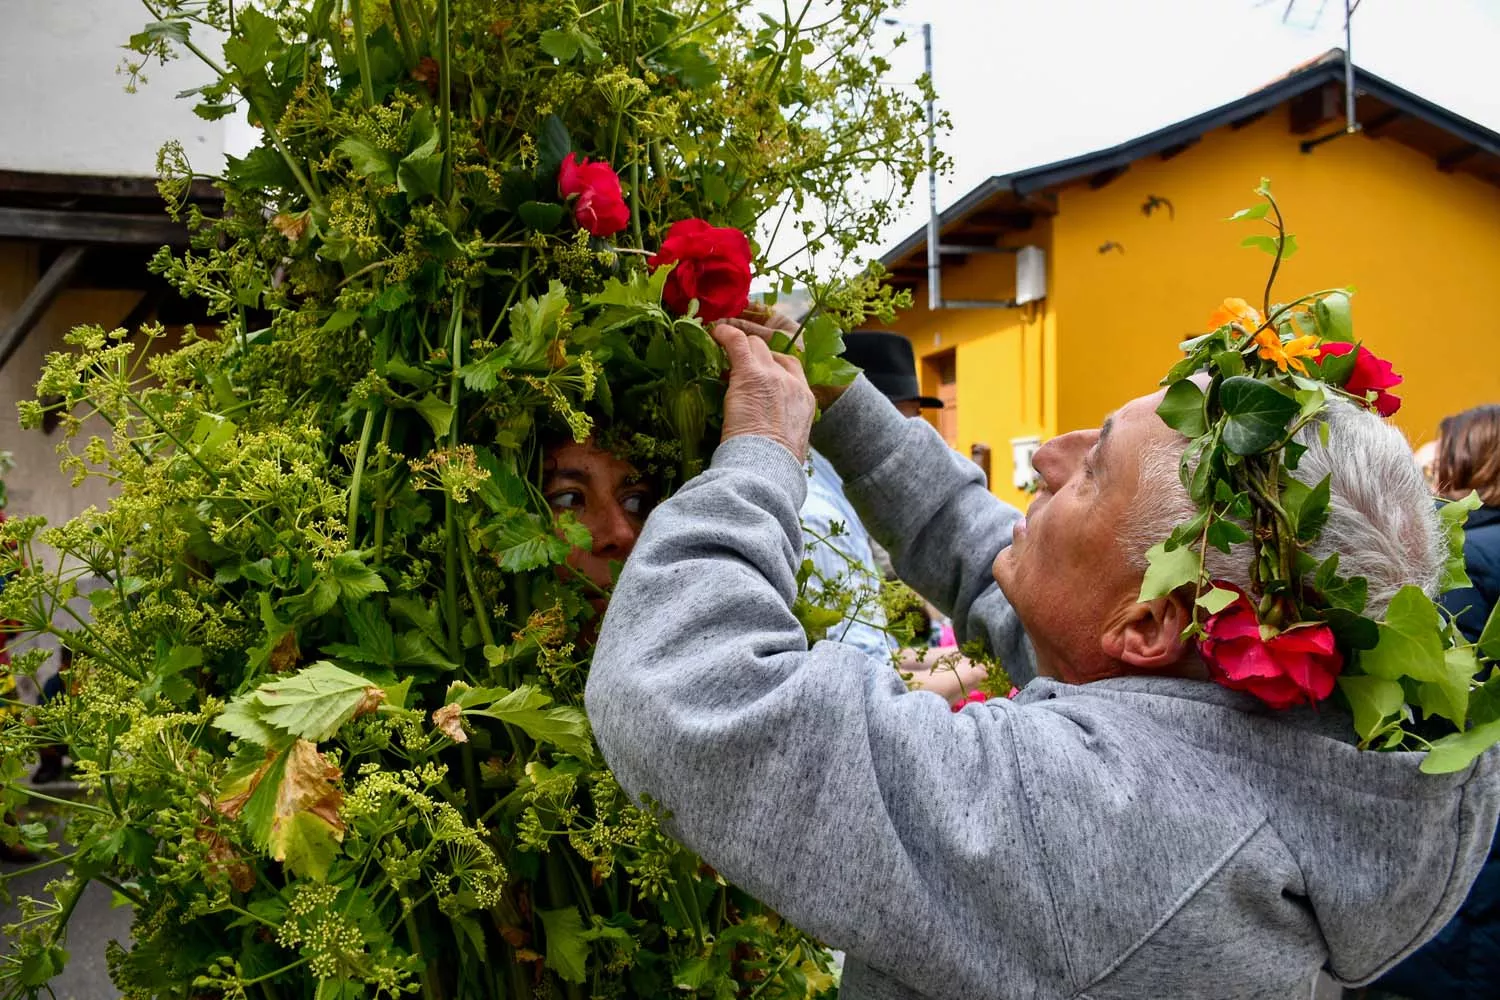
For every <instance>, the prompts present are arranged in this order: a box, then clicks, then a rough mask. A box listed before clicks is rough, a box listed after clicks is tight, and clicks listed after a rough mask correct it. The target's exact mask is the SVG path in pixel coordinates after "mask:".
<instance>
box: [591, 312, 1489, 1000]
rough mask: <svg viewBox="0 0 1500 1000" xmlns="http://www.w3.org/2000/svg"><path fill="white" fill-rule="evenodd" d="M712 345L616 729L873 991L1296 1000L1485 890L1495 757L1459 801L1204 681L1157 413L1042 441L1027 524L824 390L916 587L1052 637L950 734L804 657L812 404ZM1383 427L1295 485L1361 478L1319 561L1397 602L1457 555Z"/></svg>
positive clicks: (776, 901) (817, 652)
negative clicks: (709, 389) (1145, 584)
mask: <svg viewBox="0 0 1500 1000" xmlns="http://www.w3.org/2000/svg"><path fill="white" fill-rule="evenodd" d="M715 338H716V339H718V340H719V342H720V343H721V344H722V345H723V346H724V347H725V349H726V351H727V352H728V354H729V358H730V362H731V366H732V375H731V379H730V384H729V390H728V396H727V399H726V402H725V423H724V440H723V443H722V444H721V445H720V447H719V449H718V451H717V453H716V454H715V456H714V460H713V464H712V467H711V469H710V470H709V471H708V472H706V473H704V474H703V475H702V476H701V477H699V478H698V479H696V480H695V481H693V482H691V483H689V484H688V485H687V486H685V487H684V488H683V489H682V490H681V491H680V492H679V493H678V494H677V495H676V496H675V497H673V498H672V499H671V500H669V501H668V502H667V503H665V504H663V505H662V506H661V507H660V508H659V509H658V510H657V511H656V512H655V513H654V514H653V515H652V517H651V519H650V521H649V522H648V524H647V525H646V528H645V531H644V533H643V534H642V536H641V539H640V542H639V543H638V545H637V546H636V549H635V553H634V555H633V556H632V558H631V560H630V562H629V563H628V564H627V565H626V567H625V570H624V572H623V573H622V574H621V577H620V581H619V587H618V589H616V591H615V595H614V601H613V603H612V604H611V606H610V609H609V613H608V615H607V616H606V619H605V622H604V626H603V629H602V633H601V636H600V641H599V645H598V650H597V653H596V656H595V658H594V665H593V673H592V676H591V677H590V680H589V687H588V691H587V705H588V709H589V715H590V717H591V719H592V720H593V724H594V727H595V731H596V733H597V736H598V739H599V743H600V746H601V747H602V748H603V750H604V752H605V756H606V757H607V759H608V760H609V762H610V764H611V766H612V767H613V768H614V769H615V773H616V775H617V776H618V778H619V780H620V782H621V783H622V785H623V786H624V787H625V788H627V789H629V790H630V791H631V792H632V793H634V794H637V795H640V794H649V795H651V796H652V797H654V798H655V799H657V800H658V801H659V802H660V803H661V804H662V805H663V807H664V808H665V809H666V810H667V811H668V812H669V813H670V814H671V816H672V819H671V829H672V830H673V831H674V833H675V834H676V835H677V836H678V837H680V838H681V839H682V841H683V842H685V843H686V844H688V845H689V846H690V847H692V848H693V849H695V850H697V851H698V852H700V853H701V854H702V856H703V857H704V858H705V859H706V860H707V861H708V862H709V863H711V864H713V865H714V866H715V867H717V868H718V869H719V870H720V871H722V872H723V873H724V874H725V875H726V876H728V877H729V878H732V879H733V880H735V881H736V882H738V883H739V884H740V885H742V886H744V887H745V888H747V889H748V890H750V891H751V892H753V893H755V894H756V895H757V896H759V897H761V898H762V899H764V900H765V901H766V902H767V903H769V904H771V905H772V906H775V907H776V908H778V909H779V910H780V911H781V912H782V913H783V914H785V916H786V917H787V918H788V919H790V920H792V921H793V922H795V923H796V924H798V925H799V926H801V927H803V928H804V929H806V930H808V931H809V932H811V933H814V934H816V935H818V936H820V937H821V938H823V939H824V940H826V941H827V943H828V944H830V945H832V946H834V947H838V948H841V949H843V950H844V951H846V952H847V954H848V961H847V964H846V967H845V973H844V980H843V996H845V997H853V998H882V1000H884V998H911V997H935V998H936V997H952V998H974V997H997V998H1013V997H1037V998H1053V997H1056V998H1062V997H1070V998H1084V997H1087V998H1091V1000H1103V998H1125V997H1152V998H1157V997H1190V998H1200V997H1202V998H1208V997H1212V998H1230V997H1255V998H1276V1000H1284V998H1288V997H1300V996H1307V995H1308V993H1309V992H1310V990H1311V985H1312V982H1313V980H1314V978H1315V976H1316V974H1317V973H1318V971H1319V970H1320V969H1326V970H1328V972H1329V973H1330V974H1331V975H1332V976H1334V977H1335V978H1336V979H1337V980H1340V981H1342V982H1346V983H1362V982H1366V981H1368V980H1370V979H1372V978H1374V977H1375V976H1376V975H1378V974H1379V973H1380V972H1381V971H1382V970H1383V969H1385V968H1386V967H1388V966H1389V965H1390V964H1392V963H1393V962H1394V961H1396V960H1397V959H1398V958H1399V957H1401V956H1402V955H1404V954H1406V953H1408V952H1409V951H1411V950H1412V949H1413V948H1415V947H1416V946H1417V945H1418V944H1420V943H1421V942H1422V941H1423V940H1424V939H1426V938H1427V937H1429V936H1430V935H1432V934H1433V933H1434V932H1435V931H1436V930H1437V929H1438V928H1440V927H1441V926H1442V925H1443V924H1444V922H1445V921H1446V920H1447V919H1448V917H1449V916H1450V915H1451V914H1452V913H1453V911H1454V910H1455V909H1456V907H1457V906H1458V905H1459V903H1460V902H1461V901H1462V900H1463V898H1464V894H1465V891H1466V889H1467V888H1468V885H1469V883H1470V882H1471V881H1472V879H1473V877H1474V875H1475V873H1476V872H1477V871H1478V868H1479V865H1480V863H1481V861H1482V860H1483V858H1484V854H1485V852H1486V850H1487V849H1488V846H1489V842H1490V835H1491V832H1492V831H1493V829H1494V826H1495V819H1496V813H1497V808H1500V777H1497V769H1496V766H1495V762H1494V760H1493V755H1486V756H1485V757H1482V758H1480V759H1479V761H1477V762H1476V763H1475V764H1474V765H1473V766H1472V767H1470V768H1469V769H1467V770H1466V771H1463V772H1460V773H1456V774H1451V775H1438V776H1432V775H1425V774H1421V773H1419V772H1418V765H1419V764H1420V761H1421V757H1420V756H1419V755H1415V754H1399V753H1389V754H1386V753H1373V752H1361V751H1359V750H1357V749H1356V748H1355V747H1353V746H1352V745H1350V744H1349V743H1348V742H1347V737H1346V736H1345V735H1344V734H1345V733H1347V732H1348V731H1349V724H1348V720H1347V718H1346V717H1344V716H1343V713H1342V711H1341V710H1340V709H1338V708H1336V707H1335V706H1334V705H1332V704H1331V703H1327V704H1325V705H1323V706H1320V710H1318V711H1314V710H1312V709H1294V710H1288V711H1282V712H1274V711H1272V710H1269V709H1267V708H1265V707H1264V706H1263V705H1261V704H1260V703H1259V702H1258V701H1256V700H1254V699H1252V698H1251V697H1250V696H1248V695H1244V694H1241V693H1237V692H1234V691H1230V690H1227V689H1225V688H1223V687H1220V686H1218V685H1216V684H1213V683H1211V682H1209V681H1206V680H1204V679H1203V669H1202V667H1201V665H1200V663H1199V662H1198V660H1197V658H1196V656H1195V654H1194V650H1193V649H1192V647H1191V644H1186V643H1184V641H1183V640H1182V639H1181V637H1180V634H1181V632H1182V629H1183V626H1184V624H1185V623H1186V621H1187V615H1188V605H1187V603H1186V602H1185V601H1184V600H1182V599H1181V598H1179V597H1177V596H1171V597H1166V598H1162V599H1159V600H1155V601H1150V602H1145V603H1143V602H1141V601H1139V600H1138V596H1139V590H1140V585H1141V580H1142V568H1143V566H1144V559H1143V552H1144V549H1145V547H1146V546H1147V545H1149V544H1150V543H1151V542H1154V541H1156V540H1158V539H1160V538H1161V537H1162V536H1163V535H1164V534H1165V533H1166V531H1167V530H1168V529H1169V528H1170V526H1171V525H1172V524H1173V523H1175V520H1176V519H1177V517H1178V516H1179V515H1180V511H1181V509H1182V507H1183V505H1187V507H1186V509H1187V510H1189V511H1190V510H1191V505H1190V504H1188V503H1187V498H1186V497H1185V496H1182V495H1181V487H1180V486H1179V485H1178V484H1177V480H1176V474H1175V467H1176V462H1177V455H1178V454H1179V453H1180V450H1181V447H1182V439H1181V438H1178V437H1176V435H1175V432H1173V431H1171V430H1170V429H1169V428H1167V427H1166V426H1165V425H1164V424H1163V423H1162V422H1161V420H1160V419H1158V418H1157V417H1156V415H1155V413H1154V409H1155V405H1156V402H1157V397H1146V398H1144V399H1138V400H1135V401H1133V402H1131V403H1129V404H1128V405H1126V406H1125V407H1123V408H1121V409H1120V410H1118V411H1117V412H1116V413H1114V414H1113V416H1112V417H1111V418H1110V419H1109V420H1108V421H1107V422H1106V424H1105V426H1104V427H1103V428H1101V429H1100V430H1098V431H1086V432H1078V433H1074V434H1067V435H1064V436H1061V437H1059V438H1056V439H1054V440H1053V441H1051V442H1049V443H1048V444H1047V445H1046V446H1045V447H1044V448H1042V449H1041V451H1039V452H1038V454H1037V456H1036V460H1035V464H1036V467H1037V471H1038V472H1039V474H1040V476H1041V479H1042V490H1041V491H1040V493H1039V494H1038V498H1037V500H1036V501H1035V503H1034V505H1033V506H1032V508H1031V512H1030V515H1029V516H1028V517H1027V518H1026V519H1025V520H1020V516H1019V514H1018V513H1017V512H1016V511H1014V510H1012V509H1011V508H1009V507H1007V506H1005V505H1003V504H1001V503H1000V502H999V501H997V500H995V499H994V498H993V497H992V496H991V495H990V494H989V493H988V491H987V490H985V489H984V487H983V486H982V485H981V483H980V476H979V473H978V471H977V470H976V469H974V468H973V467H972V466H971V465H970V464H969V463H967V462H965V461H963V460H962V459H959V458H957V457H956V456H953V455H952V454H951V453H950V452H948V451H947V450H945V449H943V448H942V447H940V446H939V443H938V442H937V441H935V440H934V437H935V435H934V434H933V432H932V431H931V429H930V428H929V427H928V426H927V425H926V424H924V423H923V422H922V421H920V420H908V419H905V418H903V417H901V416H900V415H899V414H898V413H897V412H896V411H895V410H894V409H893V408H892V407H891V405H890V404H889V403H888V402H887V401H886V400H885V399H884V398H883V397H882V396H881V395H880V394H879V393H878V392H876V391H875V390H874V388H873V387H871V386H870V385H869V384H868V383H866V382H865V381H864V380H863V379H861V380H858V381H856V382H855V383H854V385H853V386H852V387H850V388H849V389H848V390H847V391H846V392H844V393H843V394H842V395H841V396H840V397H838V398H837V399H836V401H830V400H825V403H827V404H828V405H827V408H826V412H825V414H824V416H823V418H822V419H821V420H820V421H819V422H818V425H817V432H816V441H815V443H816V444H817V446H818V448H819V450H820V451H822V452H824V453H825V454H826V455H828V456H829V457H830V458H831V459H832V460H833V461H834V463H835V465H836V466H837V467H838V469H839V471H840V473H841V474H842V475H843V477H844V480H845V482H846V484H847V488H848V492H849V494H850V496H851V498H852V499H853V500H854V502H855V504H856V506H857V507H859V509H860V511H861V513H862V515H863V516H864V519H865V523H866V524H867V525H868V526H869V527H870V529H871V530H872V532H873V533H874V534H875V536H876V538H877V539H879V540H881V541H882V542H883V543H885V544H887V545H888V547H889V548H890V550H891V553H892V556H893V558H894V560H895V563H896V566H897V569H898V571H899V572H900V573H901V574H902V576H903V577H905V578H906V579H908V580H910V581H911V582H912V583H913V585H915V586H916V587H917V588H918V589H919V590H920V591H922V592H924V593H925V594H926V595H927V596H928V597H929V598H930V599H931V600H933V601H934V602H935V603H936V604H937V605H938V606H939V607H941V608H942V609H944V610H945V611H947V612H950V613H951V614H952V616H953V619H954V622H955V625H956V627H957V629H958V631H959V634H960V636H962V637H964V638H972V637H975V636H982V637H985V638H986V639H987V641H988V643H989V646H990V648H991V649H992V650H993V651H995V652H997V653H998V654H999V655H1000V656H1001V657H1002V658H1003V659H1004V661H1005V662H1007V663H1008V664H1013V665H1016V666H1017V667H1019V665H1021V664H1024V663H1026V662H1027V661H1026V658H1025V657H1024V656H1023V655H1022V654H1021V649H1020V646H1021V643H1022V641H1023V639H1022V626H1024V628H1025V630H1026V632H1027V633H1029V635H1030V638H1031V640H1032V642H1033V643H1034V646H1035V652H1036V662H1037V664H1038V669H1039V673H1040V675H1041V676H1039V677H1038V678H1036V679H1034V680H1032V681H1031V682H1030V683H1029V684H1027V685H1026V687H1025V689H1024V691H1023V692H1022V693H1021V694H1020V696H1019V697H1017V698H1016V699H1015V700H1014V701H1001V702H999V703H996V702H994V701H991V702H988V703H985V704H983V705H971V706H969V707H968V708H966V709H964V710H963V711H962V712H960V713H957V714H954V713H951V712H950V711H949V709H948V706H947V705H946V704H945V703H944V702H943V701H942V700H941V699H940V698H938V697H936V696H933V695H931V694H929V693H925V692H917V693H907V692H906V691H905V690H904V689H903V687H902V685H901V684H900V682H899V680H898V679H897V676H896V674H895V673H894V671H893V670H892V669H891V668H890V667H889V665H887V664H885V663H881V662H879V661H878V660H875V659H873V658H871V657H868V656H866V655H864V654H863V653H861V652H859V651H858V650H855V649H852V648H850V647H847V646H843V645H840V644H838V643H832V642H823V643H818V644H817V645H816V646H814V647H813V648H812V649H808V648H807V645H806V642H805V639H804V637H803V634H802V631H801V630H800V628H799V627H798V625H797V621H796V619H795V618H794V617H793V616H792V613H791V611H790V610H789V608H788V602H789V601H790V600H791V598H792V596H793V593H794V590H795V573H796V568H797V565H798V560H799V550H800V546H801V538H800V534H799V531H798V526H797V507H798V505H799V503H800V501H801V498H802V491H803V489H804V484H805V477H804V476H803V474H802V469H801V465H800V461H801V459H802V457H803V455H804V454H805V451H806V449H807V447H808V434H809V426H810V425H811V423H812V418H813V413H814V401H813V395H812V393H811V391H810V390H809V389H808V387H807V384H806V382H805V380H804V379H803V378H802V374H801V369H800V367H799V366H798V363H797V362H796V361H795V360H794V359H792V358H788V357H784V356H779V355H774V354H772V353H771V352H770V351H769V350H768V349H767V347H766V345H765V344H764V343H763V342H762V341H761V340H759V339H758V338H756V337H755V336H747V335H746V333H744V332H742V331H741V330H740V329H737V328H734V327H730V326H720V327H719V328H717V329H716V331H715ZM830 396H832V394H831V393H830ZM1366 416H1367V415H1366V414H1362V413H1359V412H1356V411H1354V410H1352V409H1349V410H1348V411H1347V412H1346V413H1342V414H1341V415H1340V416H1339V418H1338V419H1337V420H1335V421H1334V427H1333V432H1332V438H1331V440H1330V445H1329V447H1328V448H1320V447H1318V446H1317V441H1316V440H1315V439H1314V440H1313V442H1312V444H1313V448H1312V450H1311V451H1309V453H1308V454H1307V455H1306V456H1304V458H1303V463H1302V467H1301V469H1302V470H1312V469H1316V468H1318V467H1319V463H1323V464H1325V465H1328V466H1329V467H1330V468H1331V469H1332V471H1333V500H1332V506H1333V514H1332V517H1331V518H1330V522H1329V528H1328V529H1327V530H1326V531H1325V535H1326V536H1327V537H1329V538H1330V539H1331V540H1336V544H1337V545H1338V547H1339V548H1340V550H1341V551H1342V552H1343V558H1344V560H1345V561H1344V564H1343V565H1344V566H1346V567H1347V568H1348V570H1349V571H1351V572H1358V573H1361V574H1364V575H1368V576H1370V578H1371V579H1370V586H1371V592H1372V605H1378V602H1379V601H1380V600H1383V599H1388V597H1389V595H1390V594H1391V593H1393V592H1394V590H1395V589H1396V588H1397V587H1399V586H1400V585H1401V584H1403V583H1407V582H1416V583H1419V584H1422V585H1425V586H1429V587H1430V586H1432V585H1433V582H1434V581H1435V580H1436V578H1437V571H1438V567H1439V565H1440V564H1441V561H1442V556H1443V548H1442V543H1441V539H1440V537H1439V535H1438V533H1437V531H1436V528H1435V526H1434V525H1433V524H1432V522H1431V519H1430V513H1429V507H1430V504H1429V503H1428V501H1427V498H1426V493H1425V490H1424V487H1423V484H1422V480H1421V476H1420V474H1419V473H1418V472H1417V470H1416V468H1415V466H1414V465H1413V463H1412V462H1411V460H1410V455H1409V452H1408V451H1407V450H1406V448H1405V445H1404V443H1403V442H1402V441H1401V439H1400V436H1399V434H1397V433H1396V432H1394V431H1392V430H1390V429H1388V428H1386V427H1384V426H1382V425H1381V424H1380V422H1379V421H1378V419H1376V418H1374V417H1369V418H1368V420H1367V419H1365V418H1366ZM1303 474H1313V473H1311V472H1310V471H1299V475H1303ZM1317 474H1318V475H1320V474H1321V473H1317ZM1174 508H1176V511H1175V512H1174ZM1013 525H1014V542H1013V543H1011V544H1009V545H1006V544H1005V542H1006V541H1007V540H1009V539H1010V537H1011V534H1012V533H1011V528H1012V526H1013ZM1386 539H1391V540H1393V541H1387V540H1386ZM1393 554H1394V555H1393ZM1018 672H1019V671H1018ZM1019 679H1020V678H1018V680H1019Z"/></svg>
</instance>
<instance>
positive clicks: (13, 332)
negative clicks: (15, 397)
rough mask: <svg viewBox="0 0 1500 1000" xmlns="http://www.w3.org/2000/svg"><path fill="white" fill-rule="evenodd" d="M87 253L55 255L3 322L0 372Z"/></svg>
mask: <svg viewBox="0 0 1500 1000" xmlns="http://www.w3.org/2000/svg"><path fill="white" fill-rule="evenodd" d="M87 252H88V249H87V248H86V247H79V246H71V247H68V248H67V249H66V250H64V251H63V252H62V253H60V254H58V255H57V259H56V260H54V261H53V262H52V266H51V267H49V268H47V271H46V273H45V274H43V275H42V277H41V280H39V281H38V282H37V283H36V286H35V287H34V288H32V290H31V291H30V292H29V293H27V295H26V299H25V301H23V302H22V303H21V306H20V308H19V309H17V310H16V311H15V313H13V314H12V315H11V317H10V318H9V319H7V320H6V321H5V325H4V327H3V328H0V368H4V367H5V363H6V362H7V361H9V360H10V356H11V355H12V354H14V353H16V348H17V347H20V346H21V341H23V340H25V339H26V335H27V334H28V333H30V332H31V330H32V328H33V327H34V326H36V324H37V320H39V319H41V318H42V316H43V315H44V314H45V313H46V312H47V309H48V308H49V307H50V306H51V305H52V303H53V302H54V301H56V300H57V297H58V296H59V295H61V294H62V291H63V289H65V288H67V287H68V282H69V281H70V280H72V278H73V272H74V271H77V270H78V265H80V264H82V263H83V257H84V254H86V253H87Z"/></svg>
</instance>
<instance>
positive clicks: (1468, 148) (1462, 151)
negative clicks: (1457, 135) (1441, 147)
mask: <svg viewBox="0 0 1500 1000" xmlns="http://www.w3.org/2000/svg"><path fill="white" fill-rule="evenodd" d="M1477 152H1479V147H1478V146H1476V145H1474V144H1473V143H1472V142H1466V143H1464V144H1463V145H1462V146H1459V147H1458V148H1457V149H1450V150H1449V151H1448V152H1446V153H1444V154H1443V155H1442V156H1439V157H1438V158H1437V168H1438V169H1439V170H1441V171H1442V172H1443V173H1445V174H1451V173H1453V171H1454V169H1456V168H1457V167H1458V165H1459V164H1460V163H1462V162H1464V161H1465V160H1467V159H1468V158H1469V157H1471V156H1473V155H1474V154H1475V153H1477Z"/></svg>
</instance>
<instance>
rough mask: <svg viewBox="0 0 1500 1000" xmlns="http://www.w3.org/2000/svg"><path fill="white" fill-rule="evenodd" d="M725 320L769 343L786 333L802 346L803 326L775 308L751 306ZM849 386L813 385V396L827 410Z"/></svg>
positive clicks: (728, 324)
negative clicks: (778, 335) (780, 334)
mask: <svg viewBox="0 0 1500 1000" xmlns="http://www.w3.org/2000/svg"><path fill="white" fill-rule="evenodd" d="M723 322H724V324H725V325H727V326H732V327H734V328H735V329H738V330H742V331H744V332H745V333H748V334H750V335H751V336H753V337H759V338H760V339H761V340H763V341H765V342H766V343H767V344H769V343H770V342H771V340H772V339H773V338H774V337H775V336H776V334H778V333H784V334H786V335H787V336H788V337H791V338H792V344H793V345H795V346H798V347H800V346H801V340H802V328H801V327H800V326H798V325H797V321H796V320H794V319H792V318H791V317H790V316H788V315H786V313H782V312H777V311H776V310H775V309H766V308H764V307H757V306H751V307H750V308H748V309H746V310H745V311H744V312H742V313H740V315H738V316H736V317H735V318H733V319H726V320H724V321H723ZM847 388H849V387H848V386H847V385H815V386H813V387H812V391H813V398H815V399H816V400H817V401H818V406H820V407H821V408H823V409H825V410H826V409H828V408H829V407H830V406H832V405H833V404H834V402H835V401H836V400H837V399H838V398H839V397H840V396H842V395H843V394H844V390H845V389H847Z"/></svg>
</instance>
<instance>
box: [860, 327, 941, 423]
mask: <svg viewBox="0 0 1500 1000" xmlns="http://www.w3.org/2000/svg"><path fill="white" fill-rule="evenodd" d="M844 360H845V361H848V362H849V363H850V364H852V365H853V366H854V367H856V368H858V369H859V370H860V371H862V372H864V373H865V378H867V379H869V380H870V384H871V385H873V386H874V387H875V388H877V389H879V390H880V391H881V392H883V393H884V394H885V397H886V398H887V399H889V400H890V401H891V402H892V403H895V404H896V409H898V410H900V411H901V413H902V415H903V416H907V417H916V416H920V415H921V413H922V411H923V410H927V409H931V410H936V409H941V408H942V406H943V401H942V400H941V399H937V398H936V397H933V396H924V395H922V387H921V385H920V383H918V381H917V359H916V355H914V354H913V353H912V349H911V341H909V340H907V339H906V338H905V337H903V336H901V334H899V333H891V332H889V331H887V330H855V331H854V332H853V333H847V334H845V335H844Z"/></svg>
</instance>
